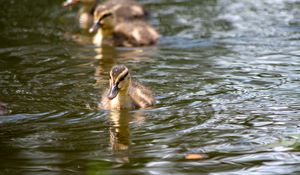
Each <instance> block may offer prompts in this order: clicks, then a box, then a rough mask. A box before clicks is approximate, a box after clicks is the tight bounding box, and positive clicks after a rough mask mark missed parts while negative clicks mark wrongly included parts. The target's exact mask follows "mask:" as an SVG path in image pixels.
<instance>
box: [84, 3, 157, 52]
mask: <svg viewBox="0 0 300 175" xmlns="http://www.w3.org/2000/svg"><path fill="white" fill-rule="evenodd" d="M114 1H121V0H114ZM124 1H125V0H122V2H124ZM126 1H129V2H131V3H132V4H131V3H128V4H126V5H125V4H122V3H121V4H115V5H111V6H109V5H98V6H97V7H96V9H95V11H94V24H93V26H92V27H91V28H90V33H94V32H97V33H96V34H95V36H94V38H93V43H94V44H95V45H98V46H101V45H102V44H103V43H105V42H107V43H108V44H112V45H115V46H125V47H137V46H150V45H155V44H156V43H157V41H158V39H159V33H158V32H157V31H156V30H155V29H154V28H153V27H152V26H151V25H150V24H148V23H147V21H146V18H147V12H146V11H145V10H144V9H143V8H142V6H140V5H139V4H136V3H134V2H135V1H132V0H126ZM112 2H113V1H112ZM112 2H111V3H112Z"/></svg>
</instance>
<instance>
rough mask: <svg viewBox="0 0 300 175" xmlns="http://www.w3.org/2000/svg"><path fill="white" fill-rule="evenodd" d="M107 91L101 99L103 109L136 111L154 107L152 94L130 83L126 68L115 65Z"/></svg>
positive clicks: (143, 87) (148, 90)
mask: <svg viewBox="0 0 300 175" xmlns="http://www.w3.org/2000/svg"><path fill="white" fill-rule="evenodd" d="M109 82H110V87H109V91H107V92H105V93H104V96H103V97H102V108H103V109H137V108H147V107H151V106H154V104H155V99H154V96H153V92H152V91H151V90H150V89H148V88H146V87H145V86H143V85H142V84H140V83H138V82H135V81H132V80H131V77H130V73H129V71H128V68H127V67H126V66H124V65H116V66H114V67H113V68H112V69H111V71H110V81H109Z"/></svg>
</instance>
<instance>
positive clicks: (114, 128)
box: [109, 110, 144, 163]
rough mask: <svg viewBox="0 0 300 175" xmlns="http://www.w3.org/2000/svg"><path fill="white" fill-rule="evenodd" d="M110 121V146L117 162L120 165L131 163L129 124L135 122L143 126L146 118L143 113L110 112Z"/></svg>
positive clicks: (127, 111)
mask: <svg viewBox="0 0 300 175" xmlns="http://www.w3.org/2000/svg"><path fill="white" fill-rule="evenodd" d="M109 119H110V121H111V126H110V128H109V134H110V146H111V149H112V151H113V153H114V155H115V158H116V161H117V162H120V163H129V162H130V159H129V154H130V149H129V148H130V144H131V132H130V126H129V123H131V122H135V123H138V124H142V122H143V121H144V116H143V113H142V112H138V111H136V112H130V111H129V110H121V111H117V110H114V111H110V112H109Z"/></svg>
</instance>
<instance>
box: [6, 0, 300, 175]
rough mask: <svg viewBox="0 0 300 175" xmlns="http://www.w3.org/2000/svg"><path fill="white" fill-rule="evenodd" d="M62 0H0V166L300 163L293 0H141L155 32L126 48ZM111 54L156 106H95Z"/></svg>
mask: <svg viewBox="0 0 300 175" xmlns="http://www.w3.org/2000/svg"><path fill="white" fill-rule="evenodd" d="M61 3H62V1H59V0H51V1H50V0H48V1H30V0H23V1H13V0H10V1H9V0H6V1H4V0H1V1H0V6H1V11H0V15H1V16H0V26H1V27H0V34H1V35H0V101H2V102H5V103H6V104H7V106H8V109H9V113H8V114H6V115H3V116H0V174H126V175H127V174H164V175H165V174H172V175H175V174H201V173H203V174H221V175H223V174H260V175H261V174H270V175H274V174H299V173H300V2H299V1H297V0H275V1H274V0H263V1H261V0H254V1H249V2H248V1H234V0H219V1H217V0H215V1H213V0H211V1H196V0H191V1H187V0H182V1H169V0H161V1H157V0H143V1H141V3H142V4H144V5H145V6H146V8H148V9H150V10H151V12H152V13H151V18H150V22H151V23H152V24H153V25H154V26H155V27H156V28H157V29H158V30H159V31H160V33H161V35H162V37H161V40H160V43H159V44H158V45H157V46H156V47H147V48H134V49H128V48H114V47H110V46H105V47H103V48H96V47H94V46H93V45H92V44H91V42H90V40H91V36H90V35H88V34H86V33H85V32H83V31H81V30H80V29H78V27H77V24H76V19H75V18H76V9H63V8H62V7H61ZM74 35H76V36H77V37H76V39H75V38H74ZM118 63H122V64H125V65H127V66H128V67H129V68H130V70H131V72H132V73H131V74H132V75H133V77H134V78H136V79H138V80H139V81H140V82H143V83H144V84H146V85H148V86H150V87H151V88H152V89H153V90H154V91H155V92H156V98H157V101H158V105H157V106H156V108H154V109H151V110H136V111H122V112H110V111H102V110H97V109H95V106H96V105H97V103H98V102H99V99H100V97H101V94H102V92H103V91H104V89H105V88H106V87H107V85H108V80H107V79H108V71H109V70H110V68H111V67H112V66H113V65H114V64H118ZM192 153H196V154H203V155H204V158H203V159H200V160H187V159H186V158H185V156H186V155H188V154H192Z"/></svg>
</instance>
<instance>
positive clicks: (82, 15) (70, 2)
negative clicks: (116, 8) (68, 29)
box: [63, 0, 100, 29]
mask: <svg viewBox="0 0 300 175" xmlns="http://www.w3.org/2000/svg"><path fill="white" fill-rule="evenodd" d="M99 3H100V2H99V0H66V1H65V2H64V3H63V6H64V7H72V6H75V5H78V4H80V5H81V7H80V9H79V11H78V15H77V16H78V21H79V27H80V28H82V29H89V28H90V27H91V26H92V25H93V20H94V16H93V14H94V10H95V8H96V6H97V5H98V4H99Z"/></svg>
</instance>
